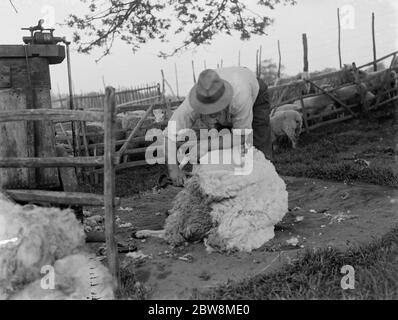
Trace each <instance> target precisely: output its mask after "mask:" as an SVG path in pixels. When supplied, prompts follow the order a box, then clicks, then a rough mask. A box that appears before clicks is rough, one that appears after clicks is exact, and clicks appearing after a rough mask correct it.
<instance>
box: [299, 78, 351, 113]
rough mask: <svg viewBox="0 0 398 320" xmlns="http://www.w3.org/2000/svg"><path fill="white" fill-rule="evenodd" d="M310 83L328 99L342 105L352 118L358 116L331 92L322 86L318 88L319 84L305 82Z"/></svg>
mask: <svg viewBox="0 0 398 320" xmlns="http://www.w3.org/2000/svg"><path fill="white" fill-rule="evenodd" d="M305 81H306V82H308V83H311V84H312V85H313V86H314V87H315V88H317V89H318V90H320V91H322V92H323V93H324V94H326V95H327V96H328V97H330V98H331V99H333V100H334V101H336V102H337V103H338V104H339V105H341V106H342V107H344V109H346V110H347V111H348V112H349V113H351V115H352V116H354V117H355V116H356V115H355V113H354V112H353V111H352V110H351V109H350V108H348V107H347V105H346V104H345V103H344V102H343V101H341V100H340V99H339V98H337V97H336V96H335V95H333V94H331V93H330V92H328V91H326V90H325V89H323V88H321V87H320V86H318V85H317V84H315V83H314V82H313V81H311V80H308V79H307V80H305Z"/></svg>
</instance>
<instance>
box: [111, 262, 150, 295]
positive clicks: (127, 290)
mask: <svg viewBox="0 0 398 320" xmlns="http://www.w3.org/2000/svg"><path fill="white" fill-rule="evenodd" d="M120 282H121V288H120V289H119V291H118V293H117V298H118V299H122V300H147V299H148V293H149V292H148V290H147V289H146V288H145V286H143V285H142V284H141V283H139V282H137V280H136V277H135V275H134V273H133V272H132V271H131V270H130V269H129V268H121V269H120Z"/></svg>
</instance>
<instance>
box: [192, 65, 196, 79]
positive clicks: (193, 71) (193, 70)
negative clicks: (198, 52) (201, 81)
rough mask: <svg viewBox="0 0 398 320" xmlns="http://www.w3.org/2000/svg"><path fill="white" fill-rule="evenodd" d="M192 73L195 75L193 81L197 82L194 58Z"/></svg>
mask: <svg viewBox="0 0 398 320" xmlns="http://www.w3.org/2000/svg"><path fill="white" fill-rule="evenodd" d="M192 75H193V83H194V84H196V74H195V63H194V62H193V60H192Z"/></svg>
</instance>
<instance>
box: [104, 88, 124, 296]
mask: <svg viewBox="0 0 398 320" xmlns="http://www.w3.org/2000/svg"><path fill="white" fill-rule="evenodd" d="M104 116H105V117H104V131H105V139H104V143H105V150H104V209H105V238H106V254H107V258H108V267H109V271H110V272H111V274H112V277H113V282H114V287H115V288H114V289H115V291H116V290H117V289H118V288H119V286H120V273H119V258H118V250H117V243H116V239H115V231H116V221H115V193H116V191H115V190H116V186H115V178H116V174H115V163H114V154H115V135H114V132H113V131H114V129H115V125H116V97H115V89H114V88H112V87H107V88H106V90H105V114H104Z"/></svg>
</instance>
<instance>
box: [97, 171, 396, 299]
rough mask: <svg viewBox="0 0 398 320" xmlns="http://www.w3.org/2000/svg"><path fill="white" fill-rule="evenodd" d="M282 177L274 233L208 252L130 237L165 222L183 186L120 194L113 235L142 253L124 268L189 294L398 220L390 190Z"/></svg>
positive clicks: (355, 239)
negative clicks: (284, 200)
mask: <svg viewBox="0 0 398 320" xmlns="http://www.w3.org/2000/svg"><path fill="white" fill-rule="evenodd" d="M284 180H285V182H286V183H287V189H288V192H289V213H288V214H287V215H286V216H285V218H284V219H283V221H282V222H281V223H280V224H279V225H278V226H277V228H276V236H275V238H274V239H273V240H271V241H270V242H269V243H267V244H266V245H264V246H263V247H262V248H261V249H259V250H256V251H254V252H252V253H250V254H249V253H232V254H219V253H211V254H209V253H207V252H206V250H205V248H204V245H203V244H201V243H200V244H189V245H187V246H185V247H183V248H178V249H175V250H173V249H172V248H170V247H169V246H168V245H167V244H166V243H165V242H164V241H163V240H160V239H147V240H144V241H141V240H136V239H133V238H132V234H133V231H134V230H142V229H152V230H159V229H161V228H162V226H163V224H164V221H165V218H166V214H165V211H166V210H167V209H170V208H171V207H172V200H173V198H174V197H175V195H176V194H177V193H178V192H179V191H180V189H179V188H174V187H168V188H167V189H164V190H161V191H153V192H147V193H143V194H140V195H136V196H133V197H130V198H124V199H123V200H122V204H121V207H120V208H118V211H117V216H118V217H119V219H120V220H119V219H118V223H119V225H121V226H123V225H125V226H126V227H125V228H118V233H117V237H118V240H119V241H120V242H121V243H124V244H125V245H130V246H131V247H134V246H135V247H137V250H138V252H139V254H138V256H140V255H141V253H142V256H141V257H135V256H134V255H133V256H129V255H127V256H126V255H125V254H123V255H122V258H121V265H122V267H124V268H132V269H133V270H134V273H135V274H136V279H137V280H138V281H139V282H140V283H142V284H143V285H144V286H145V287H146V288H147V289H148V290H149V293H148V296H149V298H152V299H182V298H189V297H190V295H191V293H192V290H193V289H198V290H201V289H207V288H210V287H214V286H217V285H219V284H221V283H225V282H227V281H228V280H232V279H233V280H239V279H243V278H247V277H250V276H253V275H256V274H258V273H263V272H269V271H272V270H275V269H277V268H278V266H280V265H281V264H282V263H289V261H291V260H292V259H296V258H297V256H298V254H300V252H302V251H303V250H316V249H317V248H325V247H328V246H330V247H337V248H341V249H344V248H347V246H352V245H357V244H361V243H366V242H369V241H370V240H372V239H373V238H374V237H379V236H382V235H383V234H385V233H386V232H388V231H389V230H390V229H391V227H392V226H393V225H395V224H397V222H398V214H397V212H398V210H397V209H398V193H397V190H395V189H392V188H389V187H382V186H376V185H369V184H362V183H355V184H344V183H335V182H327V181H321V180H315V179H306V178H292V177H285V178H284ZM97 213H98V212H97ZM129 223H131V225H129ZM136 253H137V252H136Z"/></svg>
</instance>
